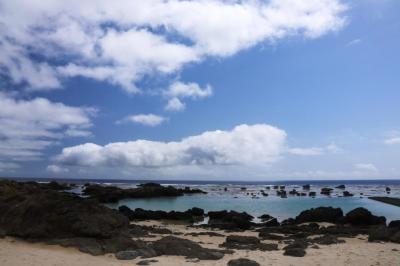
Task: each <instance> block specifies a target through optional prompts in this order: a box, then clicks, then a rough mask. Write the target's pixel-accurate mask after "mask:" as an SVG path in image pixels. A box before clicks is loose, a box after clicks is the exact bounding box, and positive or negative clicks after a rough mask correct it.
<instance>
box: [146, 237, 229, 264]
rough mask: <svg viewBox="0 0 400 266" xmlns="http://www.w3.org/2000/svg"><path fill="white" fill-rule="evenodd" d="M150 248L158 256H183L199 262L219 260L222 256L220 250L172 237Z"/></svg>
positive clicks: (157, 242)
mask: <svg viewBox="0 0 400 266" xmlns="http://www.w3.org/2000/svg"><path fill="white" fill-rule="evenodd" d="M151 247H152V248H153V249H154V250H155V251H156V253H157V255H158V256H161V255H171V256H185V257H186V258H198V259H200V260H219V259H221V258H222V257H223V256H224V253H223V251H222V250H217V249H208V248H203V247H202V246H200V245H199V244H197V243H195V242H193V241H190V240H187V239H182V238H177V237H174V236H166V237H164V238H161V239H160V240H157V241H155V242H153V243H152V245H151Z"/></svg>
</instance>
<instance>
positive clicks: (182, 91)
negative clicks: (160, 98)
mask: <svg viewBox="0 0 400 266" xmlns="http://www.w3.org/2000/svg"><path fill="white" fill-rule="evenodd" d="M212 92H213V89H212V87H211V86H210V85H207V86H206V87H205V88H201V87H200V86H199V84H197V83H193V82H190V83H183V82H180V81H177V82H174V83H172V84H171V85H170V86H169V88H168V89H167V90H165V91H164V92H163V94H164V96H165V97H167V98H169V100H168V103H167V105H166V106H165V109H166V110H168V111H182V110H184V109H185V107H186V105H185V104H184V103H183V102H182V100H181V99H185V98H189V99H192V100H196V99H201V98H205V97H209V96H211V95H212Z"/></svg>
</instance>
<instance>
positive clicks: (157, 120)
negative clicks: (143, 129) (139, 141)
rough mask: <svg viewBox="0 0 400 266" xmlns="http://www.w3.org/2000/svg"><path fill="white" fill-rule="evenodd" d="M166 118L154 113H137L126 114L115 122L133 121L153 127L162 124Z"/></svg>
mask: <svg viewBox="0 0 400 266" xmlns="http://www.w3.org/2000/svg"><path fill="white" fill-rule="evenodd" d="M166 120H167V118H165V117H162V116H158V115H155V114H139V115H131V116H127V117H125V118H124V119H122V120H119V121H117V124H124V123H128V122H133V123H137V124H141V125H144V126H152V127H154V126H158V125H160V124H162V123H163V122H165V121H166Z"/></svg>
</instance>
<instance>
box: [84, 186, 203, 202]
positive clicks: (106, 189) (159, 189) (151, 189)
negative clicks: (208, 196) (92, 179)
mask: <svg viewBox="0 0 400 266" xmlns="http://www.w3.org/2000/svg"><path fill="white" fill-rule="evenodd" d="M194 193H206V192H204V191H202V190H200V189H190V188H189V187H186V188H184V189H178V188H175V187H172V186H162V185H160V184H157V183H146V184H142V185H139V186H138V187H137V188H128V189H122V188H119V187H115V186H103V185H98V184H87V186H85V189H84V190H83V194H84V195H86V196H89V197H90V198H94V199H97V200H98V201H99V202H102V203H113V202H114V203H115V202H118V201H119V200H121V199H127V198H133V199H137V198H156V197H178V196H182V195H184V194H194Z"/></svg>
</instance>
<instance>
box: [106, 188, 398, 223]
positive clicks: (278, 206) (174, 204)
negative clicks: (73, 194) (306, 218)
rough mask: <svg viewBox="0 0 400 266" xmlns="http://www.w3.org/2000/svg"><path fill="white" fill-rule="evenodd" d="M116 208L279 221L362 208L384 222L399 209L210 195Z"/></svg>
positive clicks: (330, 200)
mask: <svg viewBox="0 0 400 266" xmlns="http://www.w3.org/2000/svg"><path fill="white" fill-rule="evenodd" d="M120 205H126V206H128V207H130V208H131V209H135V208H143V209H147V210H164V211H171V210H176V211H185V210H187V209H190V208H192V207H199V208H202V209H204V210H205V211H217V210H235V211H246V212H247V213H249V214H251V215H253V216H259V215H261V214H265V213H268V214H270V215H272V216H274V217H277V218H278V219H279V220H283V219H286V218H289V217H295V216H296V215H298V214H299V213H300V212H301V211H303V210H305V209H310V208H315V207H319V206H332V207H340V208H342V210H343V211H344V212H345V213H346V212H348V211H350V210H352V209H354V208H357V207H364V208H367V209H368V210H370V211H371V212H372V213H373V214H375V215H380V216H385V217H386V218H387V219H388V221H390V220H397V219H400V207H397V206H392V205H388V204H385V203H380V202H377V201H373V200H370V199H368V198H365V197H364V198H360V197H349V198H344V197H317V198H310V197H288V198H286V199H282V198H279V197H274V196H269V197H260V198H252V197H249V196H246V195H245V194H240V195H236V194H233V195H232V194H229V193H226V194H224V193H210V194H208V195H190V196H182V197H176V198H175V197H174V198H158V199H137V200H132V199H127V200H121V201H120V202H119V203H118V204H112V205H109V206H110V207H114V208H115V207H118V206H120Z"/></svg>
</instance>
